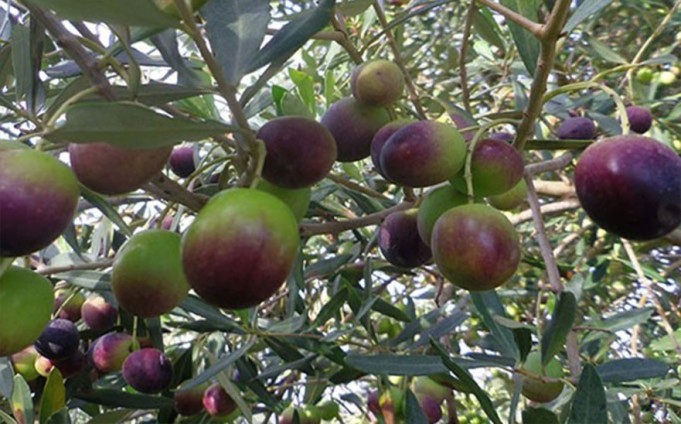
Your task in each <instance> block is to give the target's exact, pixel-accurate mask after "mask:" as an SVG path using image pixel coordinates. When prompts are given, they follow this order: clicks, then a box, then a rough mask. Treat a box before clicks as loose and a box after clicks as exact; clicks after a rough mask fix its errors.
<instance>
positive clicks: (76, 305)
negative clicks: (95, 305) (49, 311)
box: [54, 284, 85, 322]
mask: <svg viewBox="0 0 681 424" xmlns="http://www.w3.org/2000/svg"><path fill="white" fill-rule="evenodd" d="M83 303H85V296H84V295H83V293H81V292H80V291H74V290H73V289H71V288H69V287H68V286H61V287H60V286H59V284H57V289H56V290H55V292H54V312H55V313H56V312H57V311H59V314H58V315H57V317H58V318H63V319H67V320H69V321H71V322H77V321H78V320H79V319H80V318H81V315H82V314H81V308H82V306H83Z"/></svg>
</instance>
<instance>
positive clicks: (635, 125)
mask: <svg viewBox="0 0 681 424" xmlns="http://www.w3.org/2000/svg"><path fill="white" fill-rule="evenodd" d="M627 119H629V126H630V128H631V130H632V131H633V132H635V133H639V134H643V133H644V132H646V131H648V130H649V129H650V127H652V126H653V114H652V113H650V109H648V108H647V107H643V106H635V105H632V106H628V107H627Z"/></svg>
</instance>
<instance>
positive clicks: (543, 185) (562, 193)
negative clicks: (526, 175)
mask: <svg viewBox="0 0 681 424" xmlns="http://www.w3.org/2000/svg"><path fill="white" fill-rule="evenodd" d="M534 188H535V189H536V190H537V193H538V194H541V195H542V196H549V197H567V196H574V194H575V186H573V185H571V184H567V183H564V182H562V181H546V180H534Z"/></svg>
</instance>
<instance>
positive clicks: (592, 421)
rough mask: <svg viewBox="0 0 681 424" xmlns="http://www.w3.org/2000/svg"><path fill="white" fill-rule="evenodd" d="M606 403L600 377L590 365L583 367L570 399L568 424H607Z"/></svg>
mask: <svg viewBox="0 0 681 424" xmlns="http://www.w3.org/2000/svg"><path fill="white" fill-rule="evenodd" d="M607 422H608V403H607V399H606V397H605V388H604V387H603V382H602V381H601V377H599V375H598V372H597V371H596V369H595V368H594V367H593V365H591V364H586V365H584V369H583V370H582V375H581V376H580V377H579V384H577V391H576V392H575V395H574V397H573V399H572V408H571V409H570V420H569V423H570V424H607Z"/></svg>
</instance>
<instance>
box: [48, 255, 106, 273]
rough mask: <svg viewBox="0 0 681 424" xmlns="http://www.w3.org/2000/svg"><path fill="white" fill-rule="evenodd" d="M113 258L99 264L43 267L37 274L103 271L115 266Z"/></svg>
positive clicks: (88, 263) (87, 263)
mask: <svg viewBox="0 0 681 424" xmlns="http://www.w3.org/2000/svg"><path fill="white" fill-rule="evenodd" d="M113 262H114V260H113V258H111V259H104V260H101V261H97V262H85V263H82V264H71V265H62V266H51V267H48V266H46V267H43V268H38V269H37V270H36V272H37V273H38V274H41V275H52V274H59V273H61V272H69V271H80V270H87V269H102V268H109V267H110V266H111V265H113Z"/></svg>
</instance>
